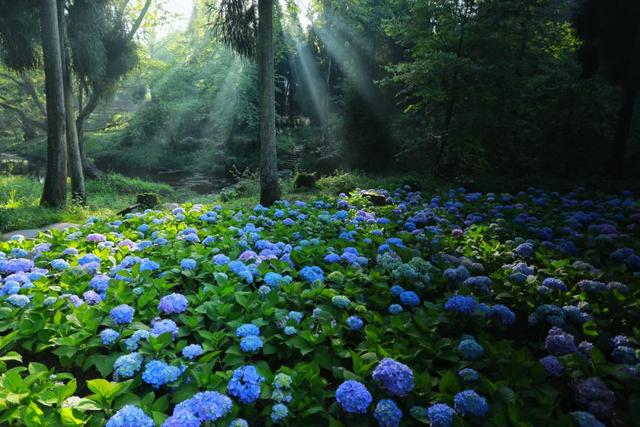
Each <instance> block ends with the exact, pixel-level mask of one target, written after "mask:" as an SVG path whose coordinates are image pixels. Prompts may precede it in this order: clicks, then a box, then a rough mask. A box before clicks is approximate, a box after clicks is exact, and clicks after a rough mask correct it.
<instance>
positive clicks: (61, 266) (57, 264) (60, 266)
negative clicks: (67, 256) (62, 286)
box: [51, 259, 69, 271]
mask: <svg viewBox="0 0 640 427" xmlns="http://www.w3.org/2000/svg"><path fill="white" fill-rule="evenodd" d="M51 267H52V268H53V269H54V270H58V271H63V270H66V269H67V268H69V263H68V262H67V261H65V260H63V259H54V260H53V261H51Z"/></svg>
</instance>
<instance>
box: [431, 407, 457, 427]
mask: <svg viewBox="0 0 640 427" xmlns="http://www.w3.org/2000/svg"><path fill="white" fill-rule="evenodd" d="M454 414H455V412H454V410H453V408H451V407H450V406H449V405H446V404H444V403H434V404H433V405H431V406H429V408H428V409H427V416H428V417H429V421H430V422H431V426H432V427H451V424H452V423H453V415H454Z"/></svg>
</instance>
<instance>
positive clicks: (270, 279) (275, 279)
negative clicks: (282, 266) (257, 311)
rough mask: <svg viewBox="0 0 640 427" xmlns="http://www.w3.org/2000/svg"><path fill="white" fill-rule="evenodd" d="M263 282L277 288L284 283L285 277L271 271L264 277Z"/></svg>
mask: <svg viewBox="0 0 640 427" xmlns="http://www.w3.org/2000/svg"><path fill="white" fill-rule="evenodd" d="M263 280H264V283H266V284H267V285H269V286H271V287H272V288H277V287H278V286H280V284H281V283H282V282H283V281H284V277H282V275H281V274H278V273H274V272H273V271H270V272H268V273H267V274H265V275H264V279H263Z"/></svg>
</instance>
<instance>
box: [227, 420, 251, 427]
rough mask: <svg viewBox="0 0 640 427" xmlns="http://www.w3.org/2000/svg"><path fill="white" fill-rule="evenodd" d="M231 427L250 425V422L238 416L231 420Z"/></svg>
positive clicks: (246, 426)
mask: <svg viewBox="0 0 640 427" xmlns="http://www.w3.org/2000/svg"><path fill="white" fill-rule="evenodd" d="M229 427H249V423H248V422H247V420H245V419H242V418H236V419H235V420H233V421H231V424H229Z"/></svg>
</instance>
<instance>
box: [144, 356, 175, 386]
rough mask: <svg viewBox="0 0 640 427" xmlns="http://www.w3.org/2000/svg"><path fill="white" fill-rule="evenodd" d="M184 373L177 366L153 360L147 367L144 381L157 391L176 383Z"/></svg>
mask: <svg viewBox="0 0 640 427" xmlns="http://www.w3.org/2000/svg"><path fill="white" fill-rule="evenodd" d="M180 374H182V371H181V370H180V368H178V367H177V366H171V365H167V364H166V363H164V362H163V361H161V360H152V361H150V362H148V363H147V365H146V366H145V369H144V372H143V373H142V380H143V381H144V382H145V383H147V384H149V385H151V387H153V388H155V389H157V388H160V387H162V386H163V385H165V384H168V383H172V382H174V381H176V380H177V379H178V378H179V377H180Z"/></svg>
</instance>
